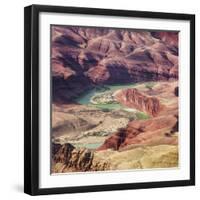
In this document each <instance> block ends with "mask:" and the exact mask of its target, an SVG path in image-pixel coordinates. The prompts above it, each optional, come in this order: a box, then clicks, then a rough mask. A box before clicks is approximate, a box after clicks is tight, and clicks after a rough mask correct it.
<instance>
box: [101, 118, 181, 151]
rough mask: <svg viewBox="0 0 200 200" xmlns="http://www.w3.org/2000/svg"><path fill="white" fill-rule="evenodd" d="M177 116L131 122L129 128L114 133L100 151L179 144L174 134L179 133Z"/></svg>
mask: <svg viewBox="0 0 200 200" xmlns="http://www.w3.org/2000/svg"><path fill="white" fill-rule="evenodd" d="M177 129H178V124H177V117H176V116H161V117H156V118H152V119H148V120H137V121H131V122H129V124H128V126H127V128H125V129H120V130H119V131H118V132H116V133H113V135H112V136H110V137H109V138H108V139H106V140H105V142H104V144H103V145H102V146H101V147H99V148H98V150H105V149H114V150H119V149H123V148H125V147H127V148H128V146H129V147H130V146H131V145H132V146H134V145H136V146H137V145H138V144H139V145H156V144H173V145H176V144H177V143H178V139H177V137H176V136H174V135H173V133H175V132H177Z"/></svg>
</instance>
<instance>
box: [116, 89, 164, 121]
mask: <svg viewBox="0 0 200 200" xmlns="http://www.w3.org/2000/svg"><path fill="white" fill-rule="evenodd" d="M115 98H116V99H117V101H119V102H120V103H121V104H123V105H125V106H127V107H130V108H136V109H138V110H140V111H142V112H146V113H148V114H149V115H151V116H154V117H155V116H157V115H158V113H159V112H160V110H161V109H162V106H161V104H160V101H159V100H158V99H157V98H156V97H151V96H147V95H144V94H142V93H141V92H139V91H138V90H137V89H135V88H130V89H125V90H121V91H119V92H117V94H116V95H115Z"/></svg>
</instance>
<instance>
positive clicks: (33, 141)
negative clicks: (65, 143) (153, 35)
mask: <svg viewBox="0 0 200 200" xmlns="http://www.w3.org/2000/svg"><path fill="white" fill-rule="evenodd" d="M41 12H49V13H76V14H90V15H101V16H113V17H115V16H126V17H140V18H154V19H171V20H188V21H189V22H190V66H189V67H190V179H189V180H177V181H162V182H144V183H128V184H109V185H93V186H80V187H62V188H59V187H57V188H42V189H41V188H39V109H40V106H39V85H40V84H39V14H40V13H41ZM24 37H25V38H24V70H25V72H24V73H25V74H24V91H25V93H24V192H25V193H27V194H30V195H46V194H60V193H77V192H97V191H109V190H127V189H142V188H158V187H159V188H160V187H174V186H187V185H195V15H191V14H175V13H161V12H146V11H145V12H143V11H126V10H110V9H97V8H82V7H63V6H47V5H31V6H28V7H25V9H24Z"/></svg>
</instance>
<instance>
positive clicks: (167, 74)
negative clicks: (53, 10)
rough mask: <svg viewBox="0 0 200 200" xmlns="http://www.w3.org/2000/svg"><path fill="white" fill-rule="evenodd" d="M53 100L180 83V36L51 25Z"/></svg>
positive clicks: (175, 34)
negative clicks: (124, 86)
mask: <svg viewBox="0 0 200 200" xmlns="http://www.w3.org/2000/svg"><path fill="white" fill-rule="evenodd" d="M51 46H52V49H51V52H52V54H51V59H52V72H53V73H52V76H53V77H52V80H53V92H52V95H53V101H54V102H55V103H62V102H68V101H71V100H72V99H74V98H75V97H77V96H79V95H80V94H81V93H83V92H84V91H86V90H87V89H89V88H91V87H93V86H95V85H96V84H108V83H127V82H141V81H143V82H144V81H158V80H171V79H178V32H148V31H134V30H123V29H114V30H113V29H108V28H84V27H67V26H66V27H64V26H52V45H51Z"/></svg>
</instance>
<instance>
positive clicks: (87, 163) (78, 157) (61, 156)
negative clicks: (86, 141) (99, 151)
mask: <svg viewBox="0 0 200 200" xmlns="http://www.w3.org/2000/svg"><path fill="white" fill-rule="evenodd" d="M52 146H53V147H52V154H53V155H52V159H53V160H52V172H53V173H54V172H55V173H56V172H66V171H96V170H98V171H99V170H105V169H107V168H108V163H106V162H102V161H99V160H98V159H94V152H92V151H90V150H88V149H85V148H83V149H76V148H75V147H74V146H73V145H71V144H69V143H66V144H63V145H60V144H55V143H53V144H52ZM55 149H56V151H55Z"/></svg>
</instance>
